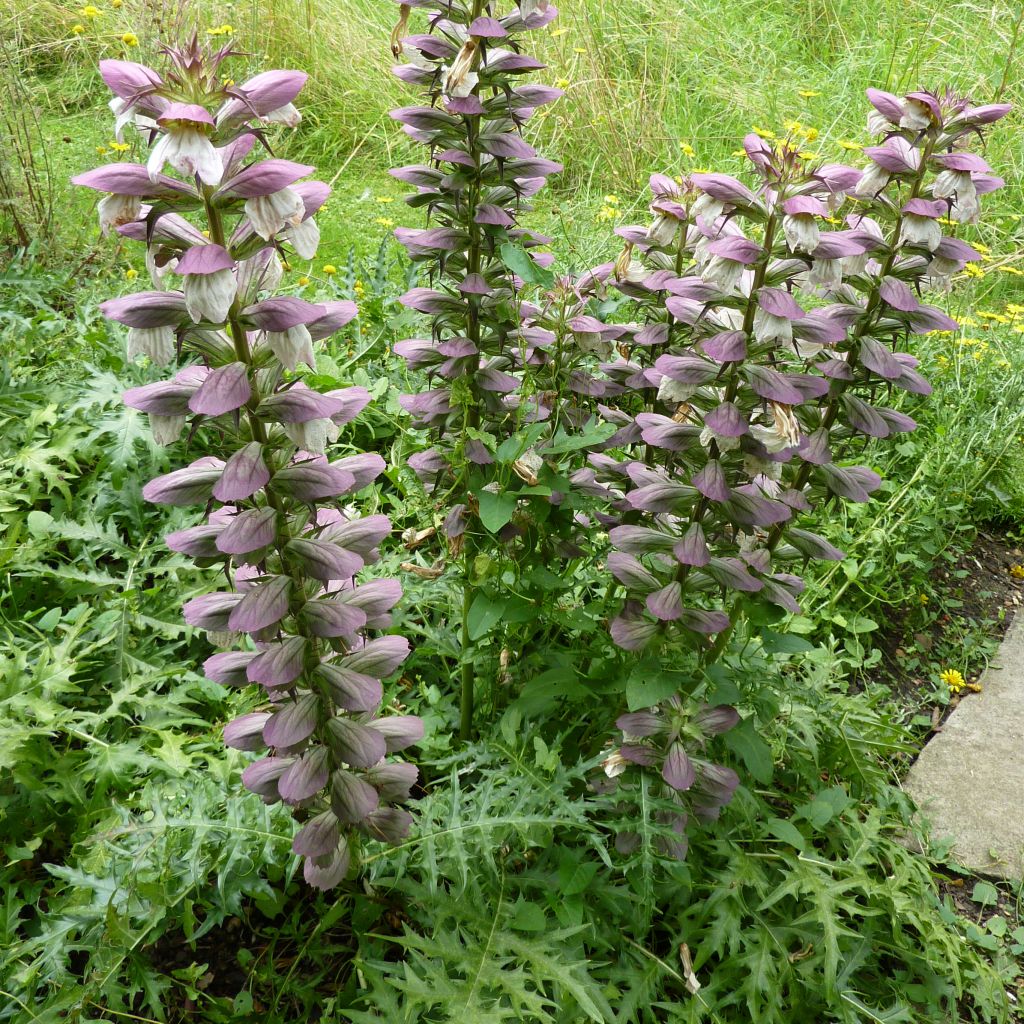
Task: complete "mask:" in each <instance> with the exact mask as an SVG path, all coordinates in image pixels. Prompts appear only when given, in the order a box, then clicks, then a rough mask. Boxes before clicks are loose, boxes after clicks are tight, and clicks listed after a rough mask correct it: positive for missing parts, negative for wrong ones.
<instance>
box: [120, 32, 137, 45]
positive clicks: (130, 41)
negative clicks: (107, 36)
mask: <svg viewBox="0 0 1024 1024" xmlns="http://www.w3.org/2000/svg"><path fill="white" fill-rule="evenodd" d="M121 42H122V43H124V45H125V46H138V45H139V37H138V36H137V35H136V34H135V33H134V32H125V33H124V34H123V35H122V36H121Z"/></svg>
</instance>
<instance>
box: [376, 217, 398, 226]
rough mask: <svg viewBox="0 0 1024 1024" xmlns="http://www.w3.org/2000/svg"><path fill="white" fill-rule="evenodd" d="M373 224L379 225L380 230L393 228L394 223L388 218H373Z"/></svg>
mask: <svg viewBox="0 0 1024 1024" xmlns="http://www.w3.org/2000/svg"><path fill="white" fill-rule="evenodd" d="M373 222H374V224H379V225H380V226H381V227H382V228H393V227H394V226H395V222H394V221H393V220H392V219H391V218H390V217H374V218H373Z"/></svg>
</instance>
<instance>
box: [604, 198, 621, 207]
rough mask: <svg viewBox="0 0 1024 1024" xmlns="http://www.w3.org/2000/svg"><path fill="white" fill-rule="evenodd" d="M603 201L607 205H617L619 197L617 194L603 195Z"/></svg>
mask: <svg viewBox="0 0 1024 1024" xmlns="http://www.w3.org/2000/svg"><path fill="white" fill-rule="evenodd" d="M604 201H605V202H606V203H607V204H608V205H609V206H618V205H619V197H618V196H605V197H604Z"/></svg>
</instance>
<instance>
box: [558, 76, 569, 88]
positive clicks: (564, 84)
mask: <svg viewBox="0 0 1024 1024" xmlns="http://www.w3.org/2000/svg"><path fill="white" fill-rule="evenodd" d="M555 86H556V88H558V89H568V88H569V79H568V78H560V79H559V80H558V81H557V82H555Z"/></svg>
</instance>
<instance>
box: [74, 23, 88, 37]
mask: <svg viewBox="0 0 1024 1024" xmlns="http://www.w3.org/2000/svg"><path fill="white" fill-rule="evenodd" d="M84 31H85V26H84V25H72V26H71V34H72V35H74V36H80V35H81V34H82V33H83V32H84Z"/></svg>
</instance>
